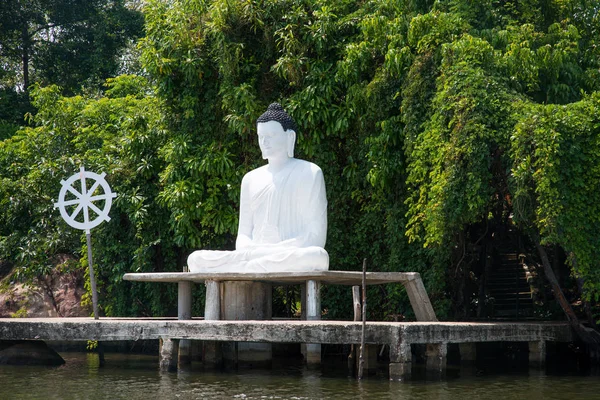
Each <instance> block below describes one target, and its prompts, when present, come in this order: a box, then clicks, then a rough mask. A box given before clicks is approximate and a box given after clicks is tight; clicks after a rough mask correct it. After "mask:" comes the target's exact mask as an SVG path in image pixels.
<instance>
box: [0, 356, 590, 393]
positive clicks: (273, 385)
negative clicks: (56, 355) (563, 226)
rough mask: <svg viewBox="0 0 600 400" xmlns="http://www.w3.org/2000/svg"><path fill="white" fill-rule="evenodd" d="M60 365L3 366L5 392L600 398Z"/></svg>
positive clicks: (561, 384) (300, 374)
mask: <svg viewBox="0 0 600 400" xmlns="http://www.w3.org/2000/svg"><path fill="white" fill-rule="evenodd" d="M63 357H64V358H65V360H66V361H67V363H66V364H65V365H63V366H60V367H56V368H46V367H13V366H0V399H44V400H49V399H144V400H148V399H201V398H206V399H220V398H224V399H294V400H303V399H344V400H350V399H428V400H438V399H439V400H446V399H448V400H450V399H460V400H467V399H501V400H512V399H557V400H558V399H560V400H563V399H575V398H576V399H598V398H600V380H599V379H598V376H548V375H546V374H544V373H543V372H537V371H533V370H532V371H529V372H525V373H520V374H506V373H504V374H502V373H496V374H493V375H486V376H478V374H477V373H476V371H474V370H473V369H469V368H461V369H458V370H455V371H453V373H452V374H448V375H449V376H452V377H448V378H446V379H443V380H435V381H424V380H421V381H414V382H410V383H398V382H389V381H388V380H386V379H385V378H383V377H378V378H368V379H365V380H363V381H361V382H357V381H356V380H355V379H352V378H349V377H347V376H346V375H345V371H343V369H342V370H341V369H333V368H329V367H323V368H322V369H319V370H315V369H307V368H305V367H303V366H301V365H295V366H286V367H277V368H273V369H271V370H239V371H235V372H215V371H204V370H203V369H202V367H201V365H200V364H198V365H196V364H194V365H192V367H191V368H190V370H189V371H187V372H179V373H176V374H174V373H160V372H159V371H158V368H157V366H158V359H157V357H154V356H140V355H122V354H107V356H106V361H107V362H106V366H105V367H103V368H100V367H99V365H98V358H97V356H96V355H95V354H81V353H65V354H63Z"/></svg>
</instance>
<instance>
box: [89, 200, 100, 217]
mask: <svg viewBox="0 0 600 400" xmlns="http://www.w3.org/2000/svg"><path fill="white" fill-rule="evenodd" d="M88 206H89V207H90V208H91V209H92V211H93V212H95V213H96V214H97V215H98V216H100V215H102V211H100V209H99V208H98V207H96V206H95V205H94V203H92V202H91V201H90V204H88Z"/></svg>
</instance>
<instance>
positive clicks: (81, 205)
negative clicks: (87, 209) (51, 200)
mask: <svg viewBox="0 0 600 400" xmlns="http://www.w3.org/2000/svg"><path fill="white" fill-rule="evenodd" d="M82 209H83V203H79V205H78V206H77V208H75V211H73V214H71V219H72V220H73V221H75V218H76V217H77V215H79V213H80V212H81V210H82Z"/></svg>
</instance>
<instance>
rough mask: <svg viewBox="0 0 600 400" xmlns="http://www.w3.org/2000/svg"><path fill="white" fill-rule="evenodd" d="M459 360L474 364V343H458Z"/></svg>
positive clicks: (475, 346) (475, 354)
mask: <svg viewBox="0 0 600 400" xmlns="http://www.w3.org/2000/svg"><path fill="white" fill-rule="evenodd" d="M458 351H459V352H460V361H461V362H462V363H465V364H474V363H475V361H477V345H476V344H475V343H459V344H458Z"/></svg>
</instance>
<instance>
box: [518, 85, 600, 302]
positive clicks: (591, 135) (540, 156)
mask: <svg viewBox="0 0 600 400" xmlns="http://www.w3.org/2000/svg"><path fill="white" fill-rule="evenodd" d="M512 152H513V160H514V165H513V177H514V186H515V188H514V192H515V197H514V201H515V215H516V217H518V219H519V221H520V222H521V223H522V224H524V225H525V226H527V227H528V228H530V229H533V230H534V231H535V232H538V233H537V234H538V235H539V236H540V239H541V241H542V243H543V244H558V245H559V246H560V247H562V248H563V249H564V250H565V252H566V253H567V254H568V261H569V263H570V264H571V265H572V267H573V272H574V275H575V276H576V277H581V278H584V279H585V282H586V286H585V289H586V294H587V297H588V299H589V298H593V299H594V300H595V301H598V300H599V299H600V285H599V282H600V264H599V261H598V260H599V259H600V254H599V251H600V250H599V249H600V236H599V235H598V224H599V223H600V194H599V191H598V182H600V179H599V178H600V93H598V92H596V93H594V94H593V95H591V96H586V97H585V98H584V99H583V100H581V101H579V102H576V103H571V104H569V105H566V106H558V105H529V106H525V107H524V110H523V118H522V119H521V121H520V122H519V123H518V125H517V126H516V128H515V134H514V136H513V137H512Z"/></svg>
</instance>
